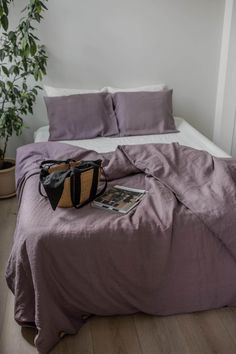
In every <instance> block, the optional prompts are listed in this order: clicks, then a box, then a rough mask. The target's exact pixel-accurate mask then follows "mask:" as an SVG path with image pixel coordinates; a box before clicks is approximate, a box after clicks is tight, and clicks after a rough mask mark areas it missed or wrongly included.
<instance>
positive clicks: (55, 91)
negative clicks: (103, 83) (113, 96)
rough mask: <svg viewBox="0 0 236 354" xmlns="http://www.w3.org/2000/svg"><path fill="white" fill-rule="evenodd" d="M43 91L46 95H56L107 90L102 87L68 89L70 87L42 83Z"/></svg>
mask: <svg viewBox="0 0 236 354" xmlns="http://www.w3.org/2000/svg"><path fill="white" fill-rule="evenodd" d="M43 88H44V91H45V93H46V95H47V96H50V97H57V96H70V95H78V94H83V93H98V92H107V89H106V88H105V87H104V88H102V89H101V90H89V89H70V88H59V87H53V86H47V85H44V87H43Z"/></svg>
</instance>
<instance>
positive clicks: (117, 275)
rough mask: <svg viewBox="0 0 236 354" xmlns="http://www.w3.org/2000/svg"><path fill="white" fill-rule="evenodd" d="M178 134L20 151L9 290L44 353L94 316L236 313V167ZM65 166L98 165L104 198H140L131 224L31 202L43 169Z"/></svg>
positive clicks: (102, 213)
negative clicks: (129, 193) (107, 191)
mask: <svg viewBox="0 0 236 354" xmlns="http://www.w3.org/2000/svg"><path fill="white" fill-rule="evenodd" d="M63 104H64V103H63ZM172 118H173V117H172ZM175 125H176V128H177V130H178V132H176V129H175V132H172V134H148V135H141V134H140V135H139V136H119V137H114V136H113V137H109V136H108V137H95V138H93V139H74V140H67V139H62V140H61V141H48V139H49V127H48V126H45V127H41V128H39V129H38V130H37V131H36V132H35V135H34V140H35V142H34V143H33V144H29V145H26V146H23V147H20V148H19V149H18V151H17V164H16V180H17V193H18V198H19V212H18V218H17V226H16V231H15V235H14V244H13V247H12V251H11V255H10V258H9V261H8V264H7V268H6V280H7V283H8V286H9V288H10V289H11V290H12V292H13V293H14V295H15V319H16V321H17V322H18V323H19V324H20V325H21V326H34V327H36V329H37V335H36V337H35V345H36V347H37V349H38V351H39V353H40V354H46V353H48V352H49V351H50V350H51V348H52V347H53V346H54V345H55V344H56V343H57V342H58V341H59V340H60V339H61V338H62V337H63V336H64V335H65V334H75V333H76V332H77V331H78V330H79V329H80V327H81V326H82V325H83V323H84V322H85V321H86V320H87V318H89V317H90V316H92V315H98V316H99V315H101V316H111V315H117V314H124V315H125V314H133V313H137V312H144V313H147V314H152V315H170V314H176V313H187V312H193V311H203V310H206V309H211V308H219V307H223V306H236V281H235V279H236V237H235V230H236V217H235V216H236V160H235V159H231V158H230V156H229V155H227V154H226V153H225V152H224V151H222V150H221V149H220V148H218V147H217V146H216V145H214V144H213V143H212V142H211V141H210V140H208V139H207V138H206V137H204V136H203V135H202V134H201V133H200V132H198V131H197V130H196V129H194V128H193V127H192V126H191V125H190V124H188V123H187V122H186V121H185V120H184V119H181V118H175ZM72 133H73V131H72ZM68 158H73V159H76V160H80V159H83V160H98V159H101V160H102V161H103V166H104V170H105V173H106V176H107V179H108V187H109V186H113V185H116V184H120V185H124V186H127V187H134V188H140V189H144V190H146V195H145V197H144V198H143V199H142V201H141V202H140V204H138V206H137V207H136V208H135V209H133V210H132V211H131V212H130V213H128V214H126V215H121V214H118V213H112V212H108V211H106V210H101V209H96V208H93V207H92V206H91V205H90V204H88V205H86V206H84V207H83V208H81V209H79V210H77V209H73V208H71V209H63V208H57V209H56V211H53V210H52V208H51V207H50V205H49V203H48V201H47V200H46V199H45V198H43V197H41V196H40V195H39V193H38V182H39V176H38V172H39V165H40V163H41V162H42V161H43V160H47V159H56V160H66V159H68Z"/></svg>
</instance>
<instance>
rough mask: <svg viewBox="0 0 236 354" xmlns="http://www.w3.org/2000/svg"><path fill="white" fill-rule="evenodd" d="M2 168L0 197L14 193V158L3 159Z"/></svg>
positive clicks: (3, 197)
mask: <svg viewBox="0 0 236 354" xmlns="http://www.w3.org/2000/svg"><path fill="white" fill-rule="evenodd" d="M3 167H5V168H3V169H0V199H5V198H10V197H13V196H14V195H16V183H15V160H13V159H5V160H4V164H3Z"/></svg>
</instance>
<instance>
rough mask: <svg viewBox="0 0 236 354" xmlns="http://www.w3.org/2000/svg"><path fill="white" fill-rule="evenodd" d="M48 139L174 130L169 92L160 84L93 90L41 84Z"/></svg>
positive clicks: (172, 131) (170, 94)
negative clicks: (43, 87) (46, 116)
mask: <svg viewBox="0 0 236 354" xmlns="http://www.w3.org/2000/svg"><path fill="white" fill-rule="evenodd" d="M45 92H46V95H47V96H46V97H45V98H44V99H45V103H46V106H47V112H48V120H49V131H50V138H49V140H54V141H56V140H80V139H90V138H96V137H98V136H129V135H147V134H163V133H175V132H176V131H177V130H176V127H175V122H174V118H173V111H172V93H173V90H168V89H167V87H166V86H165V85H164V84H160V85H152V86H143V87H138V88H132V89H117V88H112V87H106V88H103V89H102V90H100V91H97V90H82V89H81V90H77V89H63V88H54V87H50V86H45Z"/></svg>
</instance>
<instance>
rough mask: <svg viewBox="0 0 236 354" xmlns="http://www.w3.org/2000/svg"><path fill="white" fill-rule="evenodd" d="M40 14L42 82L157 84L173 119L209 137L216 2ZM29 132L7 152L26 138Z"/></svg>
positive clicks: (73, 4)
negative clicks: (168, 91) (170, 96)
mask: <svg viewBox="0 0 236 354" xmlns="http://www.w3.org/2000/svg"><path fill="white" fill-rule="evenodd" d="M20 3H22V4H24V3H25V1H23V0H18V1H17V4H16V6H17V7H18V6H20ZM48 8H49V11H48V12H47V13H46V14H45V20H44V22H42V24H41V27H40V31H39V35H40V38H41V39H42V42H44V43H45V44H46V46H47V48H48V53H49V65H48V76H47V78H46V82H47V83H49V84H53V85H58V86H68V87H80V88H99V87H102V86H105V85H114V86H133V85H143V84H152V83H157V82H165V83H167V84H168V85H169V87H173V88H174V113H175V115H178V116H182V117H183V118H185V119H186V120H188V121H189V122H190V123H191V124H192V125H194V126H195V127H196V128H198V129H199V130H200V131H202V132H203V133H204V134H206V135H207V136H209V137H210V138H211V137H212V134H213V126H214V111H215V100H216V87H217V76H218V67H219V57H220V45H221V34H222V25H223V14H224V1H223V0H178V1H176V0H119V1H115V0H100V1H95V0H86V1H82V0H79V1H77V0H67V1H63V0H50V1H49V2H48ZM31 122H32V123H31V125H32V129H35V128H37V127H39V126H40V125H43V124H45V123H46V112H45V108H44V106H43V101H42V97H40V98H39V102H38V104H37V107H36V110H35V114H34V118H33V120H31ZM32 129H31V130H28V131H25V132H24V135H23V136H22V137H21V138H20V139H19V140H17V142H15V141H13V144H12V147H11V149H10V150H11V151H10V152H12V153H13V152H14V148H15V145H17V144H22V143H26V142H29V141H31V140H32Z"/></svg>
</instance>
